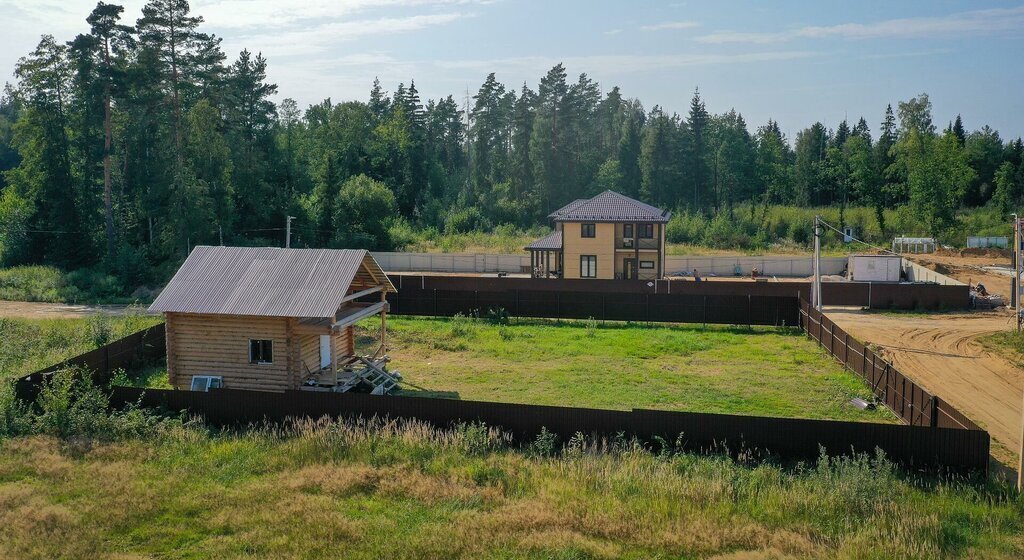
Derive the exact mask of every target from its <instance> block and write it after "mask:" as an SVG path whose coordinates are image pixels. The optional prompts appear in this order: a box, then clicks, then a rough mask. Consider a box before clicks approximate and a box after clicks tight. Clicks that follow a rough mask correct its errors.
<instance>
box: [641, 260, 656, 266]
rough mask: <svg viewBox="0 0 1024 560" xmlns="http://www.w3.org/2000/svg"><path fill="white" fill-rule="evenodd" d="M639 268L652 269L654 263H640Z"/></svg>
mask: <svg viewBox="0 0 1024 560" xmlns="http://www.w3.org/2000/svg"><path fill="white" fill-rule="evenodd" d="M640 268H654V261H640Z"/></svg>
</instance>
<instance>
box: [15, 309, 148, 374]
mask: <svg viewBox="0 0 1024 560" xmlns="http://www.w3.org/2000/svg"><path fill="white" fill-rule="evenodd" d="M160 321H161V319H160V318H159V317H152V316H147V315H142V314H141V312H140V311H139V310H133V309H129V310H128V311H127V312H126V313H125V314H124V315H122V316H110V315H95V316H91V317H83V318H81V319H18V318H8V317H0V341H3V342H2V343H0V379H4V378H10V377H18V376H21V375H27V374H29V373H32V372H33V371H37V370H39V369H42V368H44V367H47V366H50V365H53V364H56V363H59V362H61V361H63V360H66V359H67V358H71V357H73V356H77V355H79V354H82V353H85V352H88V351H89V350H92V349H94V348H98V347H99V346H102V345H104V344H106V343H107V342H110V341H113V340H117V339H119V338H123V337H125V336H128V335H129V334H132V333H134V332H137V331H140V330H142V329H144V328H146V327H150V326H152V325H155V324H157V323H159V322H160Z"/></svg>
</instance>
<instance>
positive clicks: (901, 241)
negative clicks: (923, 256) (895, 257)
mask: <svg viewBox="0 0 1024 560" xmlns="http://www.w3.org/2000/svg"><path fill="white" fill-rule="evenodd" d="M935 247H936V244H935V238H934V237H897V238H894V239H893V240H892V252H893V253H934V252H935Z"/></svg>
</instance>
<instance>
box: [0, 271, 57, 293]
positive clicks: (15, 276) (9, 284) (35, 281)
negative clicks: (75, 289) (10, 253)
mask: <svg viewBox="0 0 1024 560" xmlns="http://www.w3.org/2000/svg"><path fill="white" fill-rule="evenodd" d="M67 290H68V283H67V279H66V278H65V277H64V274H63V273H62V272H61V271H60V270H59V269H56V268H54V267H52V266H16V267H13V268H7V269H2V270H0V299H6V300H12V301H49V302H58V301H63V299H64V297H65V295H66V294H67Z"/></svg>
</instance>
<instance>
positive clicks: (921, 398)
mask: <svg viewBox="0 0 1024 560" xmlns="http://www.w3.org/2000/svg"><path fill="white" fill-rule="evenodd" d="M800 319H801V321H800V326H801V327H802V328H803V329H804V331H806V332H807V334H808V335H809V336H810V337H811V338H813V339H814V340H816V341H818V344H820V345H821V346H822V348H824V349H825V350H827V351H828V353H829V354H831V355H832V356H833V357H835V358H836V359H837V360H839V361H840V362H841V363H842V364H843V365H845V366H846V367H847V368H849V369H850V371H853V372H854V373H856V374H857V375H860V376H861V377H862V378H864V381H866V382H867V383H868V385H870V386H871V389H872V391H873V392H874V394H875V395H876V396H877V397H878V398H879V399H881V401H882V402H884V403H885V406H886V407H888V408H889V409H890V410H892V411H893V412H895V413H896V415H897V416H899V417H900V418H901V419H902V420H903V421H904V422H906V423H908V424H910V425H912V426H931V427H939V428H954V429H960V430H981V428H980V427H978V425H977V424H975V423H974V422H972V421H971V420H969V419H968V418H967V417H966V416H964V414H963V413H962V412H960V411H959V410H957V409H955V408H953V406H952V405H950V404H949V403H947V402H946V401H943V400H942V399H940V398H939V397H936V396H935V395H932V394H931V393H929V392H928V391H925V390H924V389H922V388H921V387H920V386H919V385H917V384H916V383H914V382H913V381H912V380H911V379H909V378H907V376H905V375H903V374H902V373H900V372H899V371H898V370H897V369H896V368H894V367H893V366H892V364H890V363H889V362H887V361H885V360H884V359H883V358H882V357H881V356H879V355H878V354H876V353H875V352H874V351H873V350H871V349H870V348H868V347H867V346H865V345H864V344H863V343H861V342H860V341H858V340H856V339H855V338H853V337H851V336H850V335H849V333H847V332H846V331H844V330H843V329H842V328H840V327H839V326H838V325H836V324H835V323H834V322H832V320H830V319H829V318H828V317H827V316H825V315H824V314H822V313H820V312H819V311H818V310H816V309H814V307H813V306H811V305H810V304H809V303H808V302H807V301H801V302H800Z"/></svg>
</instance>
